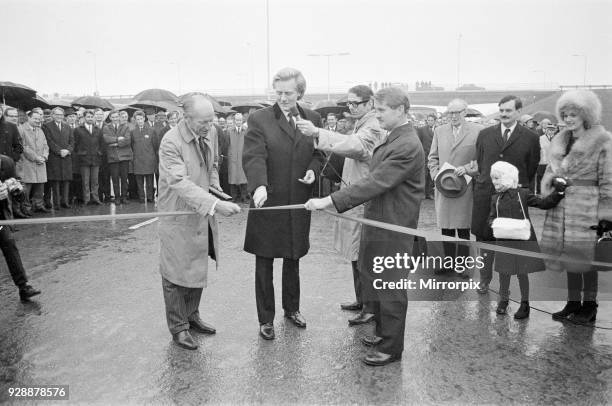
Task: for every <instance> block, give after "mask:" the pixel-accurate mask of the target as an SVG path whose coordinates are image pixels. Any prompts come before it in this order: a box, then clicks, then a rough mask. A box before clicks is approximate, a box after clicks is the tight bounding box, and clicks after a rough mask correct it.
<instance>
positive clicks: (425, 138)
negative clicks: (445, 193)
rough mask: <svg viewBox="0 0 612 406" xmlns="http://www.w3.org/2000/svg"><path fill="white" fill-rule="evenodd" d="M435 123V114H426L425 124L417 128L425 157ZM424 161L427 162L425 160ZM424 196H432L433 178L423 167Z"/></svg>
mask: <svg viewBox="0 0 612 406" xmlns="http://www.w3.org/2000/svg"><path fill="white" fill-rule="evenodd" d="M435 124H436V116H435V115H434V114H429V115H428V116H427V124H426V125H425V126H424V127H420V128H418V129H417V135H418V136H419V140H421V144H422V145H423V150H424V151H425V157H427V156H429V151H430V150H431V143H432V142H433V137H434V125H435ZM426 161H427V160H426ZM425 163H426V164H427V162H425ZM425 198H427V199H433V198H434V188H433V180H432V179H431V176H430V175H429V170H428V169H427V168H426V169H425Z"/></svg>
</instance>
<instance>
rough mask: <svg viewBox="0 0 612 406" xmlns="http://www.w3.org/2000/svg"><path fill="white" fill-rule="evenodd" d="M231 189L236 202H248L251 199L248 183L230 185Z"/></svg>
mask: <svg viewBox="0 0 612 406" xmlns="http://www.w3.org/2000/svg"><path fill="white" fill-rule="evenodd" d="M230 191H231V195H232V199H233V200H234V201H235V202H240V201H243V202H246V201H248V200H249V196H248V194H247V185H246V183H242V184H240V185H230Z"/></svg>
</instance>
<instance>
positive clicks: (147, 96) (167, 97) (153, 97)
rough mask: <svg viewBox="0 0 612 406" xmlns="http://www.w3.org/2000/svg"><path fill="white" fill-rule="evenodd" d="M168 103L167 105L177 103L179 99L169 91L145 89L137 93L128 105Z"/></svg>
mask: <svg viewBox="0 0 612 406" xmlns="http://www.w3.org/2000/svg"><path fill="white" fill-rule="evenodd" d="M145 101H146V102H169V103H178V101H179V98H178V97H177V96H176V95H175V94H174V93H172V92H171V91H169V90H164V89H147V90H143V91H142V92H140V93H138V94H137V95H136V96H134V98H133V102H132V103H130V105H133V104H135V103H137V102H139V103H144V102H145Z"/></svg>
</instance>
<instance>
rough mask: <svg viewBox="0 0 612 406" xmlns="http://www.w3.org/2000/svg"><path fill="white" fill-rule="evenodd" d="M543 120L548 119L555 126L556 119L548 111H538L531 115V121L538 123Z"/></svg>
mask: <svg viewBox="0 0 612 406" xmlns="http://www.w3.org/2000/svg"><path fill="white" fill-rule="evenodd" d="M545 118H547V119H549V120H550V122H551V123H553V124H557V117H556V116H555V115H554V114H553V113H551V112H549V111H542V110H540V111H537V112H535V113H533V119H534V120H535V121H537V122H538V123H540V122H542V120H544V119H545Z"/></svg>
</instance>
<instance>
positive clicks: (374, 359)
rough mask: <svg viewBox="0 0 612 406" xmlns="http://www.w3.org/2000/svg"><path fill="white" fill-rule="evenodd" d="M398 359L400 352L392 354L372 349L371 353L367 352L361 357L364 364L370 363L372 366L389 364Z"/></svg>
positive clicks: (400, 357)
mask: <svg viewBox="0 0 612 406" xmlns="http://www.w3.org/2000/svg"><path fill="white" fill-rule="evenodd" d="M400 359H402V354H398V355H393V354H385V353H384V352H379V351H374V352H372V353H371V354H368V355H367V356H366V357H365V358H364V359H363V362H364V363H365V364H366V365H370V366H373V367H381V366H383V365H387V364H390V363H392V362H395V361H398V360H400Z"/></svg>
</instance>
